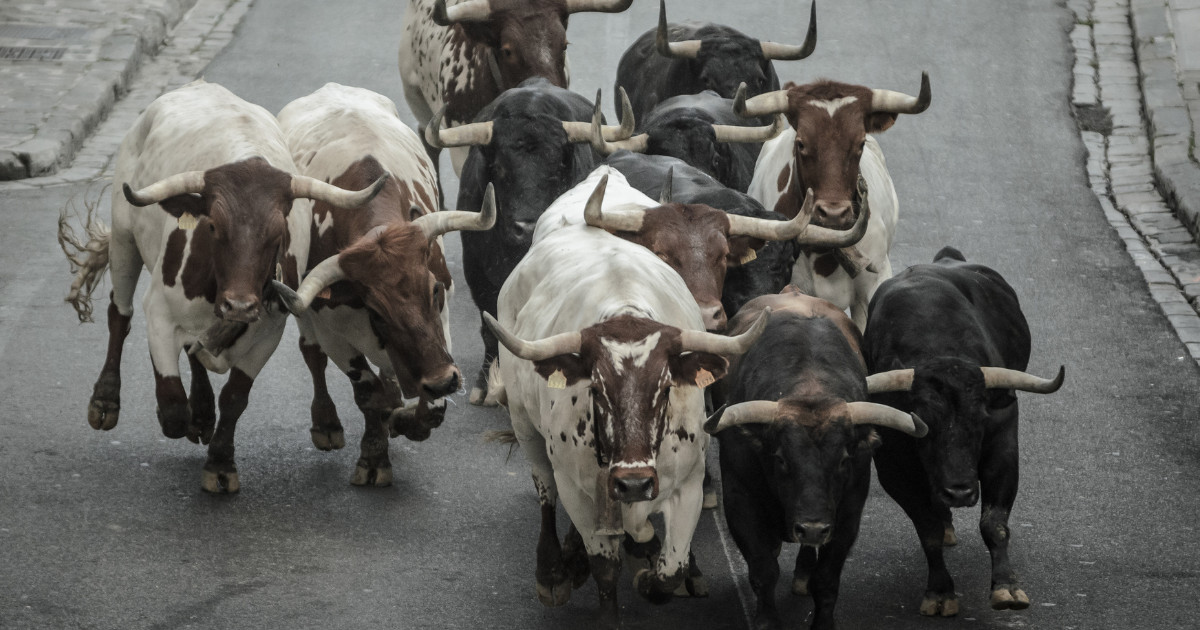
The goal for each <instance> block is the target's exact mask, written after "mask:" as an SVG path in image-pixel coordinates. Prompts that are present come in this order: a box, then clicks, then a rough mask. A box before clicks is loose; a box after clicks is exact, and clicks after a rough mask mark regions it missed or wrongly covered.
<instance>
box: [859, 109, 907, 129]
mask: <svg viewBox="0 0 1200 630" xmlns="http://www.w3.org/2000/svg"><path fill="white" fill-rule="evenodd" d="M896 116H899V114H892V113H889V112H873V113H870V114H867V120H866V123H867V133H883V132H885V131H887V130H888V129H890V128H891V126H892V125H894V124H896Z"/></svg>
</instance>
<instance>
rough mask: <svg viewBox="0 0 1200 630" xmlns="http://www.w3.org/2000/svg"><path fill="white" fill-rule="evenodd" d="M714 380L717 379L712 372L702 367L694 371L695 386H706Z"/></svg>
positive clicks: (714, 381)
mask: <svg viewBox="0 0 1200 630" xmlns="http://www.w3.org/2000/svg"><path fill="white" fill-rule="evenodd" d="M716 382H717V379H715V378H713V375H712V372H709V371H708V370H705V369H703V368H702V369H701V370H700V371H699V372H696V387H708V386H709V385H712V384H713V383H716Z"/></svg>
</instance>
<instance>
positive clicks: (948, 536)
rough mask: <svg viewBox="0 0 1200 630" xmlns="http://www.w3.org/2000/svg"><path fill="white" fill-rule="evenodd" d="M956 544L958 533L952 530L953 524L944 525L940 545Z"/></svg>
mask: <svg viewBox="0 0 1200 630" xmlns="http://www.w3.org/2000/svg"><path fill="white" fill-rule="evenodd" d="M957 544H958V534H956V533H955V532H954V526H953V525H947V526H946V532H945V534H943V535H942V546H943V547H953V546H954V545H957Z"/></svg>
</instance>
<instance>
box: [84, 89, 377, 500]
mask: <svg viewBox="0 0 1200 630" xmlns="http://www.w3.org/2000/svg"><path fill="white" fill-rule="evenodd" d="M295 171H296V167H295V164H293V162H292V157H291V154H290V153H289V152H288V149H287V144H286V142H285V141H284V139H283V133H282V132H281V131H280V129H279V125H278V124H277V123H276V121H275V117H274V116H272V115H271V114H270V113H269V112H267V111H266V110H264V109H263V108H261V107H259V106H257V105H252V104H250V103H247V102H245V101H243V100H241V99H240V98H238V97H237V96H235V95H234V94H233V93H231V92H230V91H229V90H226V89H225V88H223V87H221V86H219V85H216V84H213V83H205V82H204V81H195V82H193V83H189V84H188V85H186V86H184V87H182V88H179V89H178V90H175V91H173V92H168V93H167V94H164V95H163V96H161V97H159V98H158V99H157V100H155V101H154V102H153V103H151V104H150V106H149V107H148V108H147V109H146V111H145V112H143V113H142V115H141V116H140V117H139V118H138V119H137V121H136V122H135V123H134V125H133V128H132V129H131V130H130V131H129V133H128V134H127V135H126V136H125V140H124V141H123V142H122V143H121V148H120V150H119V152H118V153H117V165H116V172H115V174H114V181H115V182H117V183H118V184H119V185H120V191H117V190H114V191H113V198H112V217H113V225H112V232H111V235H106V234H102V230H100V231H97V230H92V229H91V227H92V226H89V232H92V233H94V234H97V236H99V238H97V239H94V240H93V242H92V243H89V246H90V249H92V251H93V252H94V255H93V256H92V258H91V259H90V260H89V261H87V262H86V263H85V264H84V265H83V266H82V268H81V269H80V271H79V275H78V276H77V280H76V286H80V285H83V286H94V284H93V283H91V282H89V281H88V278H97V277H99V275H100V274H102V273H103V272H104V269H105V268H106V267H107V268H109V269H110V271H111V278H112V285H113V289H112V295H111V298H112V303H111V304H110V305H109V307H108V330H109V342H108V356H107V358H106V359H105V363H104V368H103V370H102V371H101V373H100V378H99V379H98V380H97V381H96V386H95V389H94V392H93V394H92V399H91V402H89V403H88V422H89V423H90V424H91V425H92V428H95V429H102V430H106V431H107V430H109V429H112V428H113V427H115V426H116V425H117V420H118V416H119V412H120V408H121V403H120V388H121V352H122V348H123V346H124V341H125V337H126V335H128V334H129V322H130V319H131V318H132V316H133V294H134V290H135V289H136V288H137V282H138V277H139V275H140V274H141V272H142V268H143V267H145V268H146V269H148V270H149V271H150V288H149V290H147V292H146V297H145V299H144V300H143V302H142V304H143V308H144V309H145V311H146V328H147V337H148V338H149V342H150V359H151V361H152V362H153V363H154V380H155V396H156V398H157V401H158V420H159V422H160V424H161V425H162V431H163V434H164V435H166V436H167V437H169V438H181V437H184V436H187V438H188V439H190V440H192V441H193V442H203V443H204V444H208V460H207V461H206V462H205V464H204V472H203V474H202V476H201V487H202V488H203V489H204V490H206V491H208V492H237V491H238V489H239V487H240V484H239V481H238V474H237V467H236V466H235V465H234V460H233V453H234V445H233V436H234V430H235V428H236V426H237V421H238V418H239V417H240V416H241V415H242V412H243V411H244V410H245V409H246V404H247V400H248V396H249V393H250V388H251V386H252V385H253V383H254V378H255V377H256V376H257V375H258V372H259V370H261V369H262V367H263V365H264V364H265V363H266V362H267V359H268V358H269V357H270V356H271V353H272V352H274V350H275V347H276V346H277V345H279V339H280V337H281V336H282V335H283V329H284V324H285V323H286V322H287V313H286V312H285V311H284V310H283V309H281V308H279V307H278V305H277V303H276V302H275V300H274V299H273V297H271V296H270V293H268V294H267V295H264V289H266V288H267V287H269V286H270V285H269V283H270V281H271V280H272V278H275V277H282V278H284V279H285V281H287V282H291V283H292V284H293V286H294V285H295V279H296V278H297V276H298V274H300V273H303V271H304V265H305V264H306V262H307V259H308V247H309V224H310V223H311V222H312V212H311V207H312V204H311V202H308V201H299V202H297V203H293V201H295V200H302V199H313V200H318V201H321V202H322V203H326V204H330V205H333V206H337V207H341V208H354V207H358V206H361V205H362V204H364V203H366V202H367V201H369V200H370V199H371V197H373V196H374V195H375V194H376V193H378V192H379V190H380V189H381V188H382V186H383V183H384V180H386V178H387V174H386V173H381V174H379V175H378V176H377V179H376V180H374V182H373V183H372V182H371V181H366V182H364V183H363V184H364V186H365V187H366V188H365V189H364V190H362V191H360V192H350V191H347V190H344V189H341V188H338V187H336V186H332V185H330V184H327V183H325V182H323V181H319V180H315V179H312V178H309V177H304V176H301V175H295V174H294V173H295ZM147 206H149V207H147ZM143 208H145V209H143ZM160 209H161V210H160ZM90 299H91V296H90V294H88V293H86V292H85V293H75V292H74V291H73V292H72V295H71V296H69V297H68V301H72V302H73V303H75V305H76V309H77V310H79V311H80V315H81V319H82V318H83V314H84V312H85V310H86V309H87V308H89V303H90ZM183 350H186V351H187V356H188V362H189V363H190V365H191V372H192V386H191V396H190V398H189V396H188V393H187V392H186V391H185V390H184V387H183V381H182V380H181V378H180V371H179V353H180V351H183ZM206 370H211V371H213V372H218V373H222V374H223V373H225V372H229V381H228V382H227V383H226V384H225V387H224V388H223V389H222V390H221V396H220V399H219V402H217V403H216V404H214V399H213V391H212V386H211V384H210V383H209V380H208V373H207V371H206ZM217 409H219V410H220V414H221V415H220V422H219V423H218V422H217V418H216V410H217ZM214 425H215V433H214Z"/></svg>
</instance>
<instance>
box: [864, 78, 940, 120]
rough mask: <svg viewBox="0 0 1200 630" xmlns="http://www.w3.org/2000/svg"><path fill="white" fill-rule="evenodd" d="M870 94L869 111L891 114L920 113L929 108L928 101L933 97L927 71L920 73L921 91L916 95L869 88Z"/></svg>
mask: <svg viewBox="0 0 1200 630" xmlns="http://www.w3.org/2000/svg"><path fill="white" fill-rule="evenodd" d="M871 94H872V96H871V111H876V112H891V113H893V114H920V113H921V112H923V111H925V110H926V109H929V102H930V101H931V100H932V98H933V95H932V93H931V92H930V89H929V73H928V72H922V73H921V92H920V94H918V95H917V96H909V95H908V94H905V93H903V92H893V91H891V90H871Z"/></svg>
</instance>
